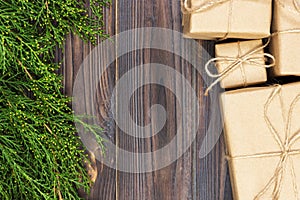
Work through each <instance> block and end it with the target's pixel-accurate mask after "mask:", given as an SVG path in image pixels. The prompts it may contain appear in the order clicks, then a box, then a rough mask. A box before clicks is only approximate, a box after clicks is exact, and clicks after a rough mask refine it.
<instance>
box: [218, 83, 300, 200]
mask: <svg viewBox="0 0 300 200" xmlns="http://www.w3.org/2000/svg"><path fill="white" fill-rule="evenodd" d="M221 105H222V110H223V119H224V124H225V127H224V132H225V140H226V146H227V154H228V163H229V169H230V176H231V183H232V188H233V193H234V199H235V200H262V199H264V200H275V199H276V200H299V198H300V123H299V119H300V83H293V84H287V85H283V86H279V85H275V86H269V87H259V88H246V89H240V90H234V91H229V92H225V93H223V94H221Z"/></svg>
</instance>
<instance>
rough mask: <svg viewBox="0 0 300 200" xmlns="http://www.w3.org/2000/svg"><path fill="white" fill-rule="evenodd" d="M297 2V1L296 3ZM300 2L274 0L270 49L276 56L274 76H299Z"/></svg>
mask: <svg viewBox="0 0 300 200" xmlns="http://www.w3.org/2000/svg"><path fill="white" fill-rule="evenodd" d="M297 2H298V3H297ZM299 6H300V2H299V1H298V0H284V1H283V0H275V1H274V13H273V22H272V32H273V33H274V35H273V37H272V41H271V46H270V51H271V53H272V54H273V55H274V56H275V58H276V67H274V75H275V76H286V75H296V76H300V65H299V63H300V56H299V52H300V7H299Z"/></svg>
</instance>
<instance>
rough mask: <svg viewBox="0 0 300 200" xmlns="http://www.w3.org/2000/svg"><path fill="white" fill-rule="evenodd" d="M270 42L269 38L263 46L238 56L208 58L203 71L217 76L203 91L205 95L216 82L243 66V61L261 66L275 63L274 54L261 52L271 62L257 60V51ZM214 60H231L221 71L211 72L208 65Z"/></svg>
mask: <svg viewBox="0 0 300 200" xmlns="http://www.w3.org/2000/svg"><path fill="white" fill-rule="evenodd" d="M269 43H270V38H269V39H268V41H267V43H266V44H264V45H263V46H260V47H258V48H256V49H253V50H252V51H250V52H249V53H247V54H245V55H242V56H238V57H229V56H225V57H224V56H222V57H217V58H212V59H210V60H209V61H208V62H207V63H206V64H205V71H206V73H207V75H208V76H210V77H212V78H217V79H216V80H215V81H214V82H213V83H212V84H211V85H210V86H209V87H208V88H207V89H206V91H205V96H207V95H208V92H209V91H210V90H211V89H212V88H213V87H214V86H215V85H216V84H218V83H219V82H220V81H222V80H223V79H224V78H226V77H227V76H228V75H229V74H231V73H232V72H233V71H234V70H236V69H237V68H238V67H243V64H244V63H248V64H251V65H255V66H257V67H263V68H269V67H273V66H274V65H275V58H274V56H272V55H271V54H269V53H263V56H264V57H265V58H266V59H268V58H269V59H270V60H272V62H271V63H270V64H261V63H259V62H257V61H258V60H259V59H260V58H261V56H258V55H257V53H258V52H259V51H261V50H263V49H264V48H265V47H266V46H268V44H269ZM214 62H232V63H231V64H230V65H228V66H227V67H226V68H225V69H224V70H223V71H221V72H220V73H218V74H213V73H212V72H211V71H210V70H209V66H210V64H211V63H214ZM245 84H246V81H245V79H244V85H245Z"/></svg>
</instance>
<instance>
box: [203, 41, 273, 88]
mask: <svg viewBox="0 0 300 200" xmlns="http://www.w3.org/2000/svg"><path fill="white" fill-rule="evenodd" d="M265 46H266V45H265ZM263 48H264V45H263V43H262V40H249V41H241V42H240V41H239V42H232V43H224V44H217V45H216V46H215V54H216V58H215V59H212V60H211V61H214V62H215V63H216V68H217V70H218V74H219V78H220V84H221V87H223V88H234V87H241V86H247V85H253V84H258V83H263V82H266V80H267V72H266V68H267V67H270V66H272V64H271V65H266V64H265V56H266V57H271V58H272V55H270V54H265V53H264V49H263ZM243 58H245V59H244V60H242V59H243ZM207 67H208V66H206V68H207Z"/></svg>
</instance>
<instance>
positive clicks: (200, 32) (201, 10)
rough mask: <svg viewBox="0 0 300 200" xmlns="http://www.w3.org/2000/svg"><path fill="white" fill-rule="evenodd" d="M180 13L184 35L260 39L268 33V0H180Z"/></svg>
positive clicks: (269, 8) (201, 37)
mask: <svg viewBox="0 0 300 200" xmlns="http://www.w3.org/2000/svg"><path fill="white" fill-rule="evenodd" d="M254 11H255V12H254ZM182 12H183V13H184V19H183V25H184V28H183V33H184V36H185V37H187V38H195V39H209V40H210V39H217V38H243V39H260V38H264V37H266V36H269V35H270V26H271V16H272V0H242V1H241V0H216V1H208V0H184V2H183V3H182Z"/></svg>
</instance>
